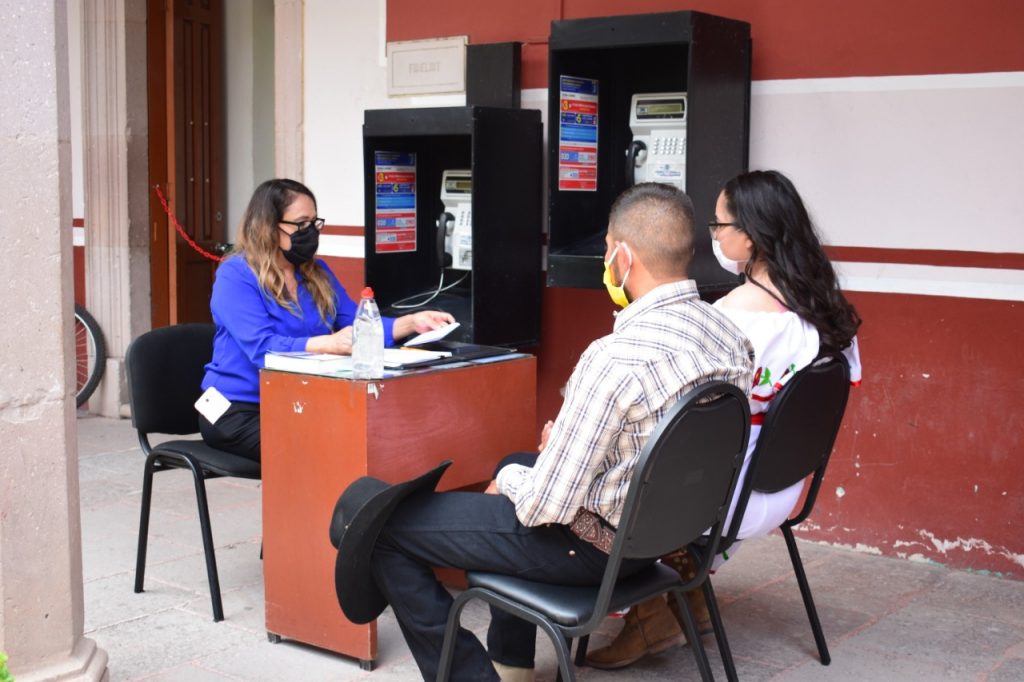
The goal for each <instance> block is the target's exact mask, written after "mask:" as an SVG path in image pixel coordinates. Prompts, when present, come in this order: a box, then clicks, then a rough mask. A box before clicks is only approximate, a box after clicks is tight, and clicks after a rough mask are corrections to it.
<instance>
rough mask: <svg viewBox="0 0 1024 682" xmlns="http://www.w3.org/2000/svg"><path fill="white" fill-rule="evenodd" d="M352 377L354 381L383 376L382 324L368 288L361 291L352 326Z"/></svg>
mask: <svg viewBox="0 0 1024 682" xmlns="http://www.w3.org/2000/svg"><path fill="white" fill-rule="evenodd" d="M352 376H353V378H355V379H380V378H381V377H383V376H384V322H383V321H382V320H381V319H380V311H379V310H377V303H376V302H375V301H374V300H373V289H371V288H370V287H366V288H365V289H363V293H362V299H361V300H360V301H359V308H357V309H356V319H355V322H354V323H353V324H352Z"/></svg>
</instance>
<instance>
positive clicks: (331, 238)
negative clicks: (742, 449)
mask: <svg viewBox="0 0 1024 682" xmlns="http://www.w3.org/2000/svg"><path fill="white" fill-rule="evenodd" d="M363 242H364V240H363V238H362V237H358V236H354V235H342V234H321V235H320V248H319V249H317V252H316V253H317V255H318V256H333V257H334V258H362V257H363V255H364V254H365V253H366V252H365V251H364V246H363Z"/></svg>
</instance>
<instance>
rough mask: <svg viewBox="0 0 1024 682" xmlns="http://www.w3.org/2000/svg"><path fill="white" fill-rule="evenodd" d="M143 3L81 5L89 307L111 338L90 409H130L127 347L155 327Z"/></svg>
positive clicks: (115, 0) (105, 0)
mask: <svg viewBox="0 0 1024 682" xmlns="http://www.w3.org/2000/svg"><path fill="white" fill-rule="evenodd" d="M146 98H147V95H146V1H145V0H90V1H89V2H83V3H82V137H83V140H82V149H83V152H84V161H85V162H84V168H85V178H84V179H85V278H86V281H85V290H86V307H87V308H89V312H91V313H92V314H93V316H94V317H95V318H96V321H97V322H99V325H100V328H101V329H102V330H103V335H104V337H105V338H106V342H107V366H106V369H105V371H104V374H103V382H102V383H101V384H100V386H99V388H98V389H97V391H96V393H95V394H94V395H93V397H92V398H91V399H90V401H89V407H90V409H91V410H92V411H93V412H98V413H100V414H102V415H104V416H107V417H118V416H122V417H124V416H128V390H127V386H126V383H125V374H124V354H125V350H126V349H127V348H128V344H129V343H131V341H132V339H133V338H135V337H136V336H138V335H139V334H141V333H142V332H145V331H147V330H148V329H149V328H150V321H151V308H150V282H149V227H148V226H149V203H148V202H149V191H150V189H149V183H148V178H149V165H148V129H149V126H148V119H147V99H146Z"/></svg>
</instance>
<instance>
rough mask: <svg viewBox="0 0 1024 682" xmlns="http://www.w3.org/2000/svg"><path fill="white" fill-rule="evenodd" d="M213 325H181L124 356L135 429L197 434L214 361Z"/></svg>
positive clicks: (143, 340) (149, 335)
mask: <svg viewBox="0 0 1024 682" xmlns="http://www.w3.org/2000/svg"><path fill="white" fill-rule="evenodd" d="M213 334H214V326H213V325H212V324H178V325H173V326H170V327H161V328H160V329H154V330H153V331H149V332H146V333H145V334H142V335H141V336H139V337H138V338H137V339H135V340H134V341H132V343H131V345H130V346H128V351H127V353H126V354H125V367H126V370H127V374H128V396H129V402H130V403H131V408H132V425H133V426H134V427H135V428H136V429H138V431H139V432H140V433H142V434H145V433H170V434H178V435H182V434H189V433H196V432H198V431H199V413H198V412H196V408H195V402H196V400H198V399H199V396H200V395H201V394H202V392H203V391H202V389H201V388H200V387H199V385H200V384H201V383H202V381H203V374H204V372H205V370H204V367H205V365H206V363H208V362H209V361H210V358H211V357H213Z"/></svg>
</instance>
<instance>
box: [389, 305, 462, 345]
mask: <svg viewBox="0 0 1024 682" xmlns="http://www.w3.org/2000/svg"><path fill="white" fill-rule="evenodd" d="M454 321H455V318H454V317H452V316H451V315H450V314H449V313H445V312H442V311H440V310H421V311H420V312H418V313H411V314H409V315H403V316H402V317H399V318H398V319H397V320H395V326H394V329H393V330H392V334H393V335H394V337H395V340H398V339H404V338H405V337H407V336H409V335H410V334H412V333H414V332H415V333H417V334H422V333H423V332H429V331H430V330H431V329H437V328H438V327H443V326H445V325H446V324H451V323H452V322H454Z"/></svg>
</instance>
